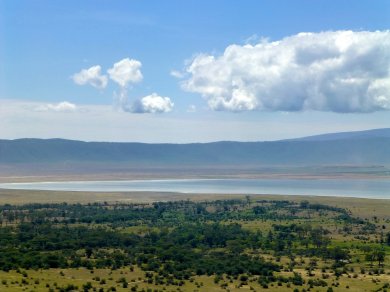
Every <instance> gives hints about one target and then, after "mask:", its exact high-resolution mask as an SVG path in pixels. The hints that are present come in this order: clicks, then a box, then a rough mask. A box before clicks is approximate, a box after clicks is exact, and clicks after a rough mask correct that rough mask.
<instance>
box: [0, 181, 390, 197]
mask: <svg viewBox="0 0 390 292" xmlns="http://www.w3.org/2000/svg"><path fill="white" fill-rule="evenodd" d="M0 188H3V189H24V190H52V191H92V192H132V191H153V192H179V193H215V194H283V195H312V196H339V197H360V198H382V199H390V180H385V179H366V180H363V179H361V180H358V179H310V180H309V179H165V180H133V181H69V182H34V183H1V184H0Z"/></svg>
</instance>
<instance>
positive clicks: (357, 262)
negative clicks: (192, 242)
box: [0, 190, 390, 292]
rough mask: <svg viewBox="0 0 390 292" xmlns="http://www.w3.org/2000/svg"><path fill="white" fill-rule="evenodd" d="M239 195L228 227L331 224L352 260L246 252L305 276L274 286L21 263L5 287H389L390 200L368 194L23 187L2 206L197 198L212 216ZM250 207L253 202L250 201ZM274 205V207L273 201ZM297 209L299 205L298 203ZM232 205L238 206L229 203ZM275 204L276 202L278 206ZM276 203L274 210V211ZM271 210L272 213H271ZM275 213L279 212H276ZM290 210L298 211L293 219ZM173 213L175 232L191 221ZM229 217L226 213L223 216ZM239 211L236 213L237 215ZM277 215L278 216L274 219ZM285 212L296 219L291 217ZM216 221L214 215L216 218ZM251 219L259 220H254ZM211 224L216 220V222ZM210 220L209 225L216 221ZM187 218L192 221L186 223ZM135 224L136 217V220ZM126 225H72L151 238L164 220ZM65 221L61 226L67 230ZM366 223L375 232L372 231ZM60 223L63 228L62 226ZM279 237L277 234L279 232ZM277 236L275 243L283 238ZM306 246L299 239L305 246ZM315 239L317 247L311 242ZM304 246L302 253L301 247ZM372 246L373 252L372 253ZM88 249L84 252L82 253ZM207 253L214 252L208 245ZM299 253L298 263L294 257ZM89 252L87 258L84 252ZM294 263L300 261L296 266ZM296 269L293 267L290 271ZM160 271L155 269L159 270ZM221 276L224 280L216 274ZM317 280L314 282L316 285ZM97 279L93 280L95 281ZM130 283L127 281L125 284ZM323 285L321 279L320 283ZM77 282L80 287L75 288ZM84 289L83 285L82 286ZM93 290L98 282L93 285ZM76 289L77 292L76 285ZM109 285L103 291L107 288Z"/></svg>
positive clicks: (255, 279)
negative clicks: (267, 213) (374, 255)
mask: <svg viewBox="0 0 390 292" xmlns="http://www.w3.org/2000/svg"><path fill="white" fill-rule="evenodd" d="M231 199H238V202H243V203H237V204H238V205H237V206H231V209H229V210H228V211H227V212H228V213H229V212H233V213H234V212H238V213H237V214H240V216H236V215H234V216H232V217H228V218H225V219H215V220H217V221H218V222H219V223H221V224H223V225H231V224H236V223H237V224H239V225H240V226H241V227H242V229H243V230H244V231H245V230H247V231H249V232H250V233H251V234H252V233H256V232H261V233H262V234H264V235H266V234H267V233H268V232H270V231H275V225H278V226H279V225H280V226H291V224H296V225H297V226H304V225H308V224H309V225H310V226H311V227H312V228H313V229H316V228H323V229H324V230H327V231H328V232H329V234H328V235H327V237H328V238H329V244H328V245H327V247H326V248H328V249H334V248H336V247H337V248H341V249H343V250H347V251H348V252H349V258H348V260H347V261H345V262H341V263H342V264H341V265H340V266H338V267H335V265H334V264H335V262H334V260H332V259H327V258H323V257H321V256H320V255H311V256H309V255H304V254H301V255H299V254H295V252H293V253H292V254H290V255H287V254H286V253H284V252H276V251H275V250H273V249H274V248H273V247H271V248H264V247H261V248H259V249H253V250H252V249H251V250H249V249H245V250H244V251H242V252H243V253H245V254H253V253H256V254H257V255H259V256H261V257H262V258H263V259H265V260H266V261H269V262H272V263H276V264H278V265H281V267H282V269H281V270H280V271H277V272H275V273H274V275H275V277H279V276H280V277H281V279H288V278H292V277H293V276H294V273H297V274H299V275H300V276H301V277H302V279H303V280H304V284H298V285H295V284H293V283H292V282H291V281H289V282H283V281H281V280H276V281H270V282H269V283H268V284H267V288H265V287H264V283H261V282H260V281H259V276H256V275H251V274H248V273H244V276H245V277H246V278H245V277H244V278H242V277H241V276H242V275H238V276H232V275H228V274H222V275H219V276H218V277H216V275H197V274H196V273H195V274H192V275H191V276H190V278H189V279H188V280H185V281H182V282H180V284H179V282H174V283H173V284H167V283H165V284H156V283H155V282H153V281H152V282H151V281H150V280H149V278H148V277H147V273H148V271H147V270H145V267H142V266H138V265H136V264H131V265H125V266H121V267H104V268H98V267H92V268H91V267H89V268H86V267H77V268H72V267H67V268H33V269H31V268H30V269H26V268H23V267H21V268H18V269H11V270H9V271H0V280H1V282H0V291H11V292H12V291H37V292H38V291H66V289H68V291H71V290H72V287H73V288H74V290H75V291H263V290H266V291H331V290H330V289H332V290H333V291H389V290H390V288H388V283H390V246H388V245H386V243H384V242H383V240H385V239H384V238H383V236H386V234H387V233H388V232H389V230H390V200H375V199H360V198H339V197H310V196H283V195H253V196H250V197H247V196H244V195H234V196H231V195H215V194H202V195H199V194H176V193H156V192H155V193H152V192H138V193H125V192H123V193H88V192H50V191H45V192H42V191H19V190H0V205H4V204H11V205H15V206H18V207H16V208H19V209H20V210H23V208H24V207H23V206H24V205H23V204H27V203H40V204H45V203H50V204H52V203H62V202H67V203H68V204H82V205H84V204H88V203H98V204H106V205H108V206H116V205H123V204H124V205H126V204H141V205H142V206H152V204H153V202H161V201H165V202H168V201H173V202H178V204H181V203H180V202H188V201H191V202H195V203H199V204H205V206H207V207H206V209H207V214H210V216H214V215H213V214H218V208H219V207H218V206H215V205H214V203H213V202H215V201H216V200H222V201H223V200H231ZM278 201H279V202H286V201H288V202H289V206H290V207H289V208H287V209H286V208H284V207H283V208H280V209H277V210H276V211H275V213H272V214H274V215H275V214H276V215H277V216H276V217H275V218H273V217H259V218H256V217H247V215H248V214H249V213H248V212H249V211H250V209H251V208H254V207H256V206H266V207H267V206H269V207H270V208H271V207H272V206H273V205H272V204H273V203H270V202H278ZM245 202H246V204H249V205H245ZM302 202H308V203H309V204H311V205H313V206H315V205H316V204H317V205H318V204H319V205H321V206H331V207H336V208H340V209H342V210H345V212H346V214H350V215H349V216H351V218H358V219H359V220H360V219H361V220H362V222H363V223H359V224H356V223H354V222H355V221H354V220H352V221H351V220H349V221H340V220H339V219H337V218H339V214H338V211H337V210H338V209H336V211H332V210H325V211H324V210H316V209H315V208H314V209H311V208H309V209H306V208H300V207H299V206H301V204H302ZM269 204H271V205H269ZM294 206H296V208H294ZM229 208H230V207H229ZM272 208H274V207H272ZM272 208H271V209H272ZM271 209H270V210H271ZM272 212H274V211H272ZM289 212H293V214H294V217H291V216H290V215H291V214H290V213H289ZM173 214H175V215H173V216H172V214H170V215H171V217H167V216H165V217H164V218H165V219H164V220H167V221H163V223H164V222H165V223H164V224H166V225H167V226H168V227H169V228H170V230H174V229H175V228H176V226H180V225H183V224H184V225H183V226H185V224H187V223H188V222H187V219H185V218H184V217H183V215H182V213H181V211H179V213H173ZM221 214H222V213H221ZM234 214H236V213H234ZM274 215H272V216H274ZM283 216H290V217H286V218H284V219H283ZM210 218H213V217H210ZM248 218H251V219H248ZM208 220H209V221H210V220H211V221H212V220H214V219H208ZM5 221H6V220H4V219H3V220H2V225H3V227H4V226H5V225H8V226H12V228H15V227H16V226H18V224H19V223H18V222H17V221H15V222H13V223H12V224H11V222H8V223H7V222H5ZM209 221H207V222H204V223H202V224H209V223H211V221H210V222H209ZM186 222H187V223H186ZM129 223H131V222H129ZM129 223H126V222H124V223H123V224H122V223H121V224H120V225H118V224H116V225H115V224H114V225H113V224H112V222H107V223H104V224H97V223H94V222H93V221H92V222H87V223H85V222H76V223H73V224H71V225H69V224H68V226H70V227H76V226H85V227H87V228H99V227H102V226H104V228H106V229H108V230H111V231H115V232H117V233H120V234H123V235H126V234H136V235H139V236H141V237H142V236H144V235H147V234H150V233H153V232H156V231H157V232H158V230H159V228H160V227H158V226H157V225H153V224H150V222H138V223H137V224H133V223H131V224H129ZM61 224H62V223H61V221H60V223H59V225H58V227H61V226H62V225H61ZM365 226H366V227H367V226H368V227H370V228H371V229H370V230H371V231H367V230H366V231H364V230H365V229H364V228H365ZM58 227H57V228H58ZM275 234H276V233H275ZM276 242H277V241H275V243H276ZM300 244H301V243H298V242H297V243H294V244H293V246H294V247H296V248H298V247H299V246H300ZM310 245H312V244H309V246H310ZM379 249H382V250H384V252H385V258H384V262H383V263H382V264H381V265H378V264H377V263H376V262H375V261H374V262H372V263H371V262H370V261H369V260H368V259H367V254H368V253H369V252H371V251H375V250H379ZM213 250H217V251H222V252H228V250H227V248H226V247H218V248H213ZM296 250H299V248H298V249H296ZM365 250H367V251H365ZM78 252H79V253H80V254H83V249H80V250H79V251H78ZM205 252H210V250H207V251H205ZM292 255H293V258H294V259H293V260H292ZM82 257H84V256H82ZM292 261H293V263H294V264H293V266H292V265H291V264H292ZM290 267H292V269H290ZM154 274H155V272H154ZM216 278H218V279H216ZM317 280H318V281H319V280H323V281H324V282H325V283H326V286H325V287H322V286H317V285H316V284H315V285H313V284H310V283H313V281H314V283H316V282H315V281H317ZM310 281H311V282H310ZM88 283H90V284H88ZM124 283H126V284H124ZM317 284H318V283H317ZM71 285H74V286H71ZM75 287H77V288H75ZM89 287H91V288H90V289H89ZM69 289H70V290H69ZM102 289H103V290H102Z"/></svg>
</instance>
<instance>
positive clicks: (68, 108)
mask: <svg viewBox="0 0 390 292" xmlns="http://www.w3.org/2000/svg"><path fill="white" fill-rule="evenodd" d="M76 110H77V106H76V105H75V104H73V103H70V102H67V101H63V102H59V103H55V104H52V103H48V104H42V105H39V106H37V107H35V111H39V112H49V111H52V112H62V113H66V112H75V111H76Z"/></svg>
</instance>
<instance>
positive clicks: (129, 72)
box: [107, 58, 143, 88]
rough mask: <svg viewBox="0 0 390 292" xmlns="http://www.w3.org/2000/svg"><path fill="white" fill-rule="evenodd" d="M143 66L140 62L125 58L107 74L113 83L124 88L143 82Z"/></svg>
mask: <svg viewBox="0 0 390 292" xmlns="http://www.w3.org/2000/svg"><path fill="white" fill-rule="evenodd" d="M141 66H142V64H141V62H140V61H138V60H134V59H129V58H125V59H123V60H120V61H119V62H117V63H115V64H114V65H113V67H112V68H111V69H108V71H107V72H108V75H109V76H110V78H111V79H112V80H113V81H115V82H116V83H118V84H119V86H121V87H123V88H124V87H126V86H127V85H128V84H129V83H138V82H140V81H142V78H143V76H142V73H141Z"/></svg>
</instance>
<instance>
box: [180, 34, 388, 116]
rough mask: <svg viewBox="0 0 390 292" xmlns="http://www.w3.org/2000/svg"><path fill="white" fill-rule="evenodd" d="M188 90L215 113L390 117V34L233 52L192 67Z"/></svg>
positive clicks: (300, 37)
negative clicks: (385, 114)
mask: <svg viewBox="0 0 390 292" xmlns="http://www.w3.org/2000/svg"><path fill="white" fill-rule="evenodd" d="M186 73H187V74H188V75H189V76H188V78H187V79H186V80H184V81H183V83H182V86H183V88H184V89H185V90H188V91H191V92H197V93H200V94H201V95H202V96H204V97H205V98H206V99H207V101H208V104H209V106H210V107H211V108H212V109H214V110H229V111H243V110H268V111H300V110H319V111H333V112H372V111H377V110H388V109H390V31H376V32H367V31H360V32H353V31H330V32H321V33H300V34H297V35H293V36H290V37H287V38H284V39H282V40H280V41H274V42H269V41H266V40H263V41H262V42H260V43H258V44H256V45H243V46H240V45H231V46H229V47H227V48H226V49H225V51H224V53H223V54H222V55H220V56H213V55H207V54H201V55H198V56H197V57H195V58H194V59H193V60H192V61H191V62H190V63H189V65H188V66H187V68H186Z"/></svg>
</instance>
